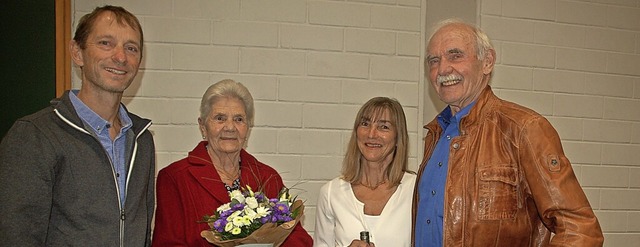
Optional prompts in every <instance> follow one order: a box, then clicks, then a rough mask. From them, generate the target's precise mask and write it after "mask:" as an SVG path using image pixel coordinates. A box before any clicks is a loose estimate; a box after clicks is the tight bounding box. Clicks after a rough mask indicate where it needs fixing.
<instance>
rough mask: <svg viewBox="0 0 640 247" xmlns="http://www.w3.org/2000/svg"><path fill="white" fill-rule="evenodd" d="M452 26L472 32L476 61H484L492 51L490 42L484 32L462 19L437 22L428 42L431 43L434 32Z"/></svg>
mask: <svg viewBox="0 0 640 247" xmlns="http://www.w3.org/2000/svg"><path fill="white" fill-rule="evenodd" d="M453 24H458V25H463V26H466V27H469V28H470V29H471V30H472V31H473V32H472V33H473V36H474V37H475V38H476V56H477V59H478V60H482V59H484V58H485V56H486V55H487V53H488V52H489V51H490V50H493V45H492V44H491V40H490V39H489V36H487V34H486V33H485V32H484V31H482V29H481V28H480V27H478V26H476V25H474V24H470V23H468V22H465V21H463V20H462V19H458V18H451V19H446V20H443V21H440V22H438V24H436V25H435V26H434V28H433V31H432V32H431V35H430V36H429V42H431V38H433V35H434V34H435V33H436V32H438V30H440V29H441V28H443V27H445V26H449V25H453Z"/></svg>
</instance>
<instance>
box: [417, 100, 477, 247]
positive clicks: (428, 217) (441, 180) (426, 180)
mask: <svg viewBox="0 0 640 247" xmlns="http://www.w3.org/2000/svg"><path fill="white" fill-rule="evenodd" d="M473 105H475V102H473V103H471V104H470V105H468V106H465V107H464V108H462V109H460V111H459V112H458V113H457V114H456V115H453V116H451V109H450V107H447V108H445V109H444V110H443V111H442V112H441V113H440V115H438V123H439V124H440V127H442V129H443V130H444V132H443V133H442V136H440V139H439V140H438V143H437V144H436V147H435V149H434V150H433V154H432V155H431V158H429V160H428V161H427V164H426V167H425V168H424V171H423V173H422V176H421V178H420V180H419V181H418V183H419V185H418V191H419V193H420V200H419V201H418V212H417V215H416V227H415V231H416V232H415V238H416V247H426V246H428V247H442V237H443V236H442V233H443V215H444V188H445V184H446V183H447V172H448V167H449V148H450V147H451V141H453V138H454V137H456V136H459V135H460V121H462V118H464V117H465V116H466V115H467V114H468V113H469V110H470V109H471V108H472V107H473Z"/></svg>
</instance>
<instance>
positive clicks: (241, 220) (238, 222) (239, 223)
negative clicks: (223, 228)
mask: <svg viewBox="0 0 640 247" xmlns="http://www.w3.org/2000/svg"><path fill="white" fill-rule="evenodd" d="M233 225H234V226H237V227H241V226H244V225H246V224H245V221H244V217H235V218H233Z"/></svg>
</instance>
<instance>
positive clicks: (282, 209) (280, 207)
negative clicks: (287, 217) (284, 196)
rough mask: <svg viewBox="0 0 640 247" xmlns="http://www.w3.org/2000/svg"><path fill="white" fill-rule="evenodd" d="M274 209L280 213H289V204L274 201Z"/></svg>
mask: <svg viewBox="0 0 640 247" xmlns="http://www.w3.org/2000/svg"><path fill="white" fill-rule="evenodd" d="M275 211H276V212H278V213H280V214H288V213H289V205H287V204H284V203H276V206H275Z"/></svg>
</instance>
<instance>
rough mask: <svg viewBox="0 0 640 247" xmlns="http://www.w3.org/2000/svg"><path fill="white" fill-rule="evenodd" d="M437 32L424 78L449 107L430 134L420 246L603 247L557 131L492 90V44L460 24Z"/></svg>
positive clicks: (417, 202) (420, 187)
mask: <svg viewBox="0 0 640 247" xmlns="http://www.w3.org/2000/svg"><path fill="white" fill-rule="evenodd" d="M436 30H437V31H436V32H435V33H434V34H433V36H432V37H431V39H430V40H429V44H428V47H427V56H426V69H427V73H428V77H429V81H430V82H431V84H432V86H433V88H434V90H435V92H436V93H437V94H438V96H439V97H440V99H441V100H442V101H443V102H445V103H446V104H447V105H448V106H447V107H446V108H445V109H444V111H443V112H442V113H441V114H439V115H438V116H437V117H436V118H435V119H434V120H433V121H432V122H430V123H429V124H427V125H426V126H425V128H426V129H427V130H428V133H427V134H426V137H425V152H424V158H423V161H422V165H421V166H420V168H419V172H418V182H417V183H416V187H415V192H414V193H415V194H414V201H413V228H414V232H413V244H414V246H419V247H423V246H509V247H512V246H602V244H603V241H604V238H603V236H602V230H601V229H600V225H599V224H598V220H597V218H596V216H595V215H594V213H593V210H592V209H591V206H590V205H589V202H588V201H587V198H586V196H585V194H584V192H583V191H582V188H581V187H580V184H579V183H578V181H577V179H576V177H575V174H574V172H573V169H572V168H571V163H570V162H569V160H568V159H567V157H565V155H564V153H563V150H562V145H561V143H560V138H559V136H558V134H557V132H556V131H555V129H554V128H553V127H552V126H551V124H550V123H549V122H548V121H547V120H546V119H545V118H544V117H543V116H541V115H540V114H538V113H536V112H534V111H533V110H530V109H528V108H525V107H523V106H520V105H517V104H515V103H511V102H507V101H504V100H501V99H499V98H497V97H496V96H495V95H494V94H493V92H492V90H491V87H490V86H489V85H488V84H489V80H490V79H491V75H492V72H493V67H494V63H495V57H496V56H495V50H494V49H493V47H492V45H491V43H490V41H489V39H488V38H487V36H486V35H485V34H484V33H483V32H482V31H481V30H479V29H478V28H476V27H475V26H473V25H469V24H466V23H464V22H461V21H457V20H448V21H445V22H443V23H441V25H440V27H439V28H438V29H436Z"/></svg>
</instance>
